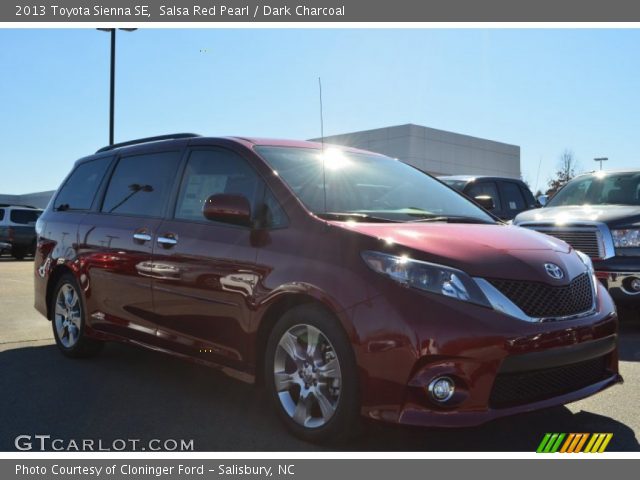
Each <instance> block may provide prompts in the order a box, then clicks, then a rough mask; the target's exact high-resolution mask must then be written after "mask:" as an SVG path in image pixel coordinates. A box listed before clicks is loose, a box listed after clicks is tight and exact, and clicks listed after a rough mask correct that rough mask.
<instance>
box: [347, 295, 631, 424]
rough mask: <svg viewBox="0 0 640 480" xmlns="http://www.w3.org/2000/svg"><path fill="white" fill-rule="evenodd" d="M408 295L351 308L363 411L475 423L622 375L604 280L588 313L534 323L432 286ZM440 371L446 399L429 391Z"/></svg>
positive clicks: (559, 399)
mask: <svg viewBox="0 0 640 480" xmlns="http://www.w3.org/2000/svg"><path fill="white" fill-rule="evenodd" d="M415 295H416V293H415V292H411V291H408V290H406V289H404V290H398V291H396V292H394V295H393V296H387V295H385V297H380V298H377V299H374V300H371V301H370V302H368V303H366V304H362V305H359V306H357V307H356V308H355V309H354V311H353V312H352V313H353V316H352V318H353V321H354V326H355V328H356V330H357V331H358V336H359V338H360V339H361V341H360V343H359V345H358V346H357V353H356V357H357V359H358V363H359V366H360V371H361V372H362V378H361V384H362V413H363V415H365V416H368V417H370V418H374V419H378V420H382V421H387V422H393V423H401V424H409V425H421V426H430V427H465V426H474V425H479V424H482V423H485V422H488V421H491V420H493V419H495V418H499V417H504V416H508V415H513V414H517V413H522V412H527V411H532V410H537V409H541V408H548V407H551V406H555V405H563V404H565V403H568V402H572V401H575V400H578V399H581V398H584V397H588V396H590V395H593V394H595V393H597V392H599V391H601V390H603V389H605V388H608V387H610V386H612V385H614V384H616V383H619V382H621V381H622V378H621V377H620V375H619V374H618V348H617V326H618V320H617V316H616V313H615V307H614V305H613V302H612V300H611V297H610V296H609V295H608V294H607V292H606V290H605V288H604V286H603V285H599V286H598V302H597V308H596V312H595V313H594V314H592V315H589V316H587V317H582V318H578V319H572V320H565V321H555V322H554V321H548V322H538V323H531V322H525V321H521V320H517V319H514V318H512V317H508V316H506V315H504V314H501V313H499V312H496V311H494V310H491V309H488V308H483V307H477V306H472V305H469V304H467V303H464V302H459V301H456V300H452V299H447V298H445V297H440V296H436V295H429V296H428V297H427V296H425V298H424V303H423V304H422V308H416V303H418V304H419V303H420V302H416V298H415ZM389 324H395V325H396V328H395V331H394V332H393V334H392V333H391V332H390V331H385V330H386V329H385V328H384V327H383V325H389ZM397 325H401V326H402V327H400V328H398V327H397ZM441 376H444V377H448V378H450V379H452V380H453V381H454V383H455V393H454V395H453V396H452V397H451V399H450V400H449V401H448V402H445V403H438V402H436V401H435V400H433V399H432V398H431V397H430V395H429V392H428V386H429V384H430V383H431V382H432V381H433V380H434V379H435V378H438V377H441Z"/></svg>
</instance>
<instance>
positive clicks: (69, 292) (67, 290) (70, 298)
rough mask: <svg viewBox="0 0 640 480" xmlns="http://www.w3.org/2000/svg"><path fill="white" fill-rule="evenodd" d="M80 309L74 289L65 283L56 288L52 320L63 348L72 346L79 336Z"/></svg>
mask: <svg viewBox="0 0 640 480" xmlns="http://www.w3.org/2000/svg"><path fill="white" fill-rule="evenodd" d="M81 321H82V309H81V308H80V297H79V296H78V292H77V291H76V289H75V288H74V287H73V286H72V285H70V284H68V283H65V284H64V285H62V287H60V289H59V290H58V295H57V296H56V304H55V311H54V322H55V327H56V332H57V334H58V339H59V340H60V343H61V344H62V346H64V347H65V348H71V347H73V346H74V345H75V344H76V343H77V342H78V339H79V338H80V325H81Z"/></svg>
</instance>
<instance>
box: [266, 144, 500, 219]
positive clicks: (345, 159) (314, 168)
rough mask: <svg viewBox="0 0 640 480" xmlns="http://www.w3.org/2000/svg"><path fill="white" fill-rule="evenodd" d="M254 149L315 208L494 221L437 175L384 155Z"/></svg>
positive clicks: (366, 215) (365, 215) (377, 216)
mask: <svg viewBox="0 0 640 480" xmlns="http://www.w3.org/2000/svg"><path fill="white" fill-rule="evenodd" d="M256 151H257V152H258V153H259V154H260V155H261V156H262V157H263V158H264V159H265V160H266V161H267V163H268V164H269V165H270V166H271V168H273V169H274V170H275V171H276V172H277V173H278V175H279V176H280V177H281V178H282V179H283V180H284V181H285V182H286V183H287V184H288V185H289V187H290V188H291V190H293V192H295V194H296V195H297V196H298V198H299V199H300V200H301V201H302V203H304V205H305V206H306V207H307V208H308V209H309V210H310V211H312V212H313V213H316V214H323V213H326V212H331V213H356V214H361V215H362V217H361V218H362V219H363V220H365V221H384V220H391V221H417V220H428V219H429V218H432V219H435V220H438V221H447V220H449V219H454V220H455V219H457V220H458V221H464V220H468V221H470V222H474V221H475V222H482V223H494V222H495V221H494V220H493V218H492V217H491V216H490V215H488V214H487V213H486V212H484V211H483V210H482V209H480V208H479V207H477V206H476V205H474V204H473V203H471V202H470V201H469V200H467V199H466V198H465V197H463V196H462V195H460V194H458V193H456V192H454V191H453V190H451V189H449V188H447V187H446V186H445V185H442V184H441V183H440V182H438V181H437V180H434V179H433V178H431V177H429V176H428V175H425V174H424V173H422V172H420V171H419V170H417V169H415V168H413V167H411V166H409V165H407V164H405V163H402V162H400V161H398V160H393V159H391V158H388V157H384V156H382V155H375V154H365V153H353V152H346V151H343V150H339V149H336V148H333V147H331V148H327V149H326V150H325V151H324V153H322V151H321V150H318V149H311V148H292V147H256ZM323 160H324V161H323ZM323 163H324V166H325V168H324V173H323ZM325 179H326V180H325ZM325 181H326V189H325V188H323V184H324V183H325ZM325 196H326V200H325ZM325 202H326V206H325Z"/></svg>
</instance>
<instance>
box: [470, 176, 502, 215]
mask: <svg viewBox="0 0 640 480" xmlns="http://www.w3.org/2000/svg"><path fill="white" fill-rule="evenodd" d="M466 195H467V196H468V197H471V198H475V197H480V196H482V195H488V196H489V197H491V199H492V200H493V205H494V207H495V208H496V209H497V210H499V209H500V198H499V197H498V187H497V186H496V184H495V182H480V183H474V184H473V185H472V186H470V187H469V188H468V189H467V192H466Z"/></svg>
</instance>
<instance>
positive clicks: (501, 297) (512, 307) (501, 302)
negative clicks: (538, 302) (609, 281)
mask: <svg viewBox="0 0 640 480" xmlns="http://www.w3.org/2000/svg"><path fill="white" fill-rule="evenodd" d="M587 273H588V274H589V282H590V284H591V289H592V290H591V291H592V295H591V298H592V300H593V302H592V304H591V308H590V309H589V310H587V311H585V312H581V313H577V314H575V315H568V316H564V317H550V318H542V317H530V316H529V315H527V314H526V313H524V312H523V311H522V310H521V309H520V307H519V306H518V305H516V304H515V303H514V302H512V301H511V300H510V299H509V298H508V297H507V296H506V295H505V294H503V293H502V292H501V291H500V290H498V289H497V288H496V287H495V286H494V285H493V284H492V283H491V282H490V281H488V280H486V279H484V278H481V277H473V280H474V281H475V282H476V284H477V285H478V286H479V287H480V290H482V293H484V294H485V296H486V297H487V300H489V303H490V304H491V306H492V307H493V309H494V310H496V311H498V312H501V313H503V314H505V315H508V316H510V317H513V318H517V319H518V320H522V321H524V322H529V323H540V322H551V321H562V320H572V319H575V318H582V317H587V316H589V315H593V314H594V313H595V312H596V307H597V298H598V287H597V285H598V280H597V279H596V277H595V274H594V272H593V271H588V272H587Z"/></svg>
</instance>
